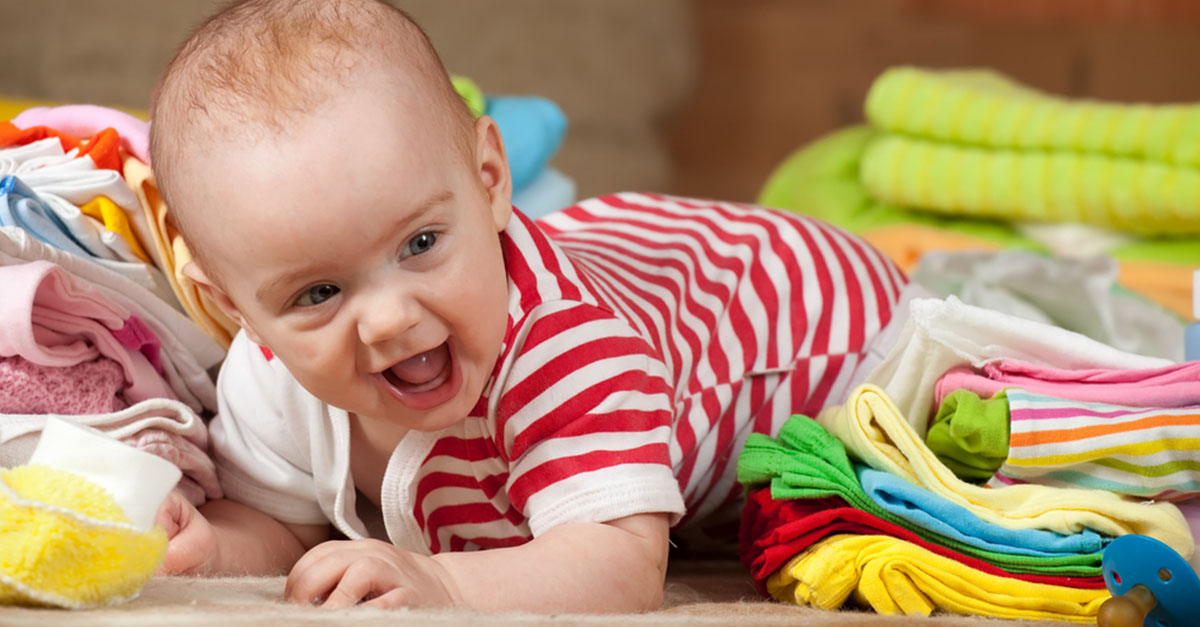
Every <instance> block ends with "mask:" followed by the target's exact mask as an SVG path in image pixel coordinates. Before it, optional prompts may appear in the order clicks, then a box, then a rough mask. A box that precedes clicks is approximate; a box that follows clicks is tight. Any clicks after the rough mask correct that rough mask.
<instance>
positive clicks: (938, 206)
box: [860, 135, 1200, 235]
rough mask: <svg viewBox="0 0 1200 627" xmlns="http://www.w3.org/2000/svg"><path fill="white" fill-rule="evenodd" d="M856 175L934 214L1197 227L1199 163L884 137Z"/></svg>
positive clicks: (880, 193) (1132, 229) (1159, 229)
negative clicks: (1182, 163)
mask: <svg viewBox="0 0 1200 627" xmlns="http://www.w3.org/2000/svg"><path fill="white" fill-rule="evenodd" d="M860 175H861V177H862V182H863V185H864V186H865V187H866V188H867V190H868V192H870V194H871V195H872V196H874V197H875V198H877V199H880V200H883V201H886V202H889V203H893V204H897V205H901V206H908V207H914V208H920V209H924V210H927V211H933V212H938V213H944V214H957V215H966V216H975V217H991V218H1003V219H1006V220H1033V221H1039V222H1079V223H1083V224H1093V225H1096V226H1103V227H1108V228H1113V229H1116V230H1119V231H1123V232H1126V233H1135V234H1140V235H1155V234H1182V233H1192V234H1196V233H1200V169H1194V168H1191V167H1186V166H1172V165H1168V164H1165V163H1161V162H1154V161H1137V160H1133V159H1129V158H1117V157H1110V156H1105V155H1097V154H1085V153H1071V152H1021V151H1016V150H1005V149H987V148H980V147H974V146H962V145H958V144H949V143H940V142H935V141H928V140H923V139H915V138H912V137H907V136H904V135H882V136H880V137H878V138H876V139H875V140H874V141H872V142H871V143H870V145H868V146H867V148H866V152H865V153H864V154H863V160H862V170H861V173H860Z"/></svg>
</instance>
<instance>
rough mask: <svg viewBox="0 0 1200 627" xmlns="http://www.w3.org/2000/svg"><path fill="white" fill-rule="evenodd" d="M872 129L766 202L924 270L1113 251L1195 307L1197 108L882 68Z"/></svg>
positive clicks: (770, 186) (856, 133) (784, 180)
mask: <svg viewBox="0 0 1200 627" xmlns="http://www.w3.org/2000/svg"><path fill="white" fill-rule="evenodd" d="M866 114H867V120H868V122H869V126H863V127H855V128H850V129H845V130H842V131H839V132H836V133H834V134H833V135H831V136H829V137H826V138H824V139H822V140H819V141H817V142H816V143H814V144H812V145H810V146H807V147H805V148H803V149H801V150H799V151H798V152H796V153H795V154H793V155H792V156H791V157H789V158H788V159H787V160H786V161H785V162H784V163H783V164H782V165H781V166H780V167H779V168H778V169H777V170H776V172H775V173H774V174H772V176H771V177H770V180H769V181H768V182H767V185H766V187H765V188H764V190H763V192H762V195H761V196H760V198H759V201H760V202H761V203H762V204H766V205H770V206H776V207H782V208H786V209H791V210H796V211H800V212H803V213H808V214H812V215H816V216H818V217H822V218H825V219H827V220H829V221H832V222H834V223H836V224H840V225H842V226H845V227H847V228H849V229H850V230H853V231H856V232H859V233H861V234H863V235H864V236H865V237H866V238H867V239H869V240H870V241H871V242H872V243H874V244H875V245H876V246H878V247H880V248H882V249H884V250H885V251H887V252H888V253H889V254H890V255H891V256H892V257H893V259H895V260H896V261H897V262H898V263H899V264H900V265H901V266H902V267H903V268H905V269H906V270H911V269H912V268H913V267H914V266H915V264H916V262H917V260H918V259H919V258H920V256H921V255H922V254H923V253H924V252H925V251H928V250H964V249H971V250H977V249H989V250H990V249H996V248H1002V247H1018V248H1024V249H1030V250H1036V251H1040V252H1049V253H1054V254H1060V255H1064V256H1071V257H1083V256H1091V255H1097V254H1106V255H1109V256H1111V257H1113V258H1115V259H1116V260H1117V262H1118V266H1119V282H1120V284H1121V285H1123V286H1124V287H1126V288H1129V289H1131V290H1134V291H1136V292H1138V293H1139V294H1142V295H1143V296H1145V297H1146V298H1149V299H1150V300H1152V301H1154V302H1156V303H1158V304H1159V305H1161V306H1163V307H1165V308H1167V309H1169V310H1171V311H1174V312H1176V313H1177V314H1178V315H1180V316H1183V317H1188V316H1190V315H1191V288H1192V279H1191V275H1192V269H1193V268H1195V267H1197V266H1200V105H1195V104H1188V105H1132V104H1117V103H1105V102H1098V101H1089V100H1078V99H1067V98H1062V97H1056V96H1053V95H1049V94H1045V93H1042V92H1039V91H1036V90H1034V89H1031V88H1029V87H1026V86H1023V85H1020V84H1017V83H1015V82H1013V81H1011V80H1009V79H1007V78H1005V77H1003V76H1000V75H998V74H995V73H993V72H989V71H980V70H972V71H931V70H924V69H918V68H911V67H899V68H893V69H890V70H888V71H886V72H884V73H883V74H882V75H881V76H880V77H879V78H878V79H876V81H875V82H874V84H873V85H872V86H871V89H870V91H869V93H868V96H867V101H866Z"/></svg>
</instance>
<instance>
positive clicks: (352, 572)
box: [321, 559, 398, 609]
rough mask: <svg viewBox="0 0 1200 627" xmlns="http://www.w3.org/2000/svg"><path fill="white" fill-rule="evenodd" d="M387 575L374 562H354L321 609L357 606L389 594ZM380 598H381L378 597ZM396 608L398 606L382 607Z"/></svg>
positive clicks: (343, 574)
mask: <svg viewBox="0 0 1200 627" xmlns="http://www.w3.org/2000/svg"><path fill="white" fill-rule="evenodd" d="M386 575H387V573H386V572H384V569H383V568H380V567H379V564H378V563H377V562H375V561H374V560H370V559H368V560H362V561H358V562H354V563H353V564H351V565H350V567H349V568H347V569H346V570H345V572H343V573H342V578H341V580H340V581H338V583H337V587H335V588H334V589H333V591H332V592H330V593H329V596H328V597H326V599H325V602H324V603H322V604H321V607H323V608H326V609H340V608H343V607H351V606H354V605H358V603H359V601H369V600H373V599H375V598H377V597H378V595H379V594H380V593H381V592H384V591H387V592H391V591H392V590H390V588H391V586H390V585H388V582H387V580H386ZM378 598H382V597H378ZM384 607H398V606H384Z"/></svg>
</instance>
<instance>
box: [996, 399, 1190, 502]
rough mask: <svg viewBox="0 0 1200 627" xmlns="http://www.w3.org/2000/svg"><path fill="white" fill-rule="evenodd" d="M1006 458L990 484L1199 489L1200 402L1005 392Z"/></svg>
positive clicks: (1179, 494)
mask: <svg viewBox="0 0 1200 627" xmlns="http://www.w3.org/2000/svg"><path fill="white" fill-rule="evenodd" d="M1005 394H1006V396H1007V397H1008V402H1009V412H1010V416H1011V434H1012V435H1011V437H1010V440H1009V447H1008V459H1007V460H1005V462H1004V465H1002V466H1001V467H1000V470H999V471H997V473H996V475H995V476H994V477H992V479H991V480H990V481H989V485H992V486H994V487H998V486H1003V485H1011V484H1014V483H1039V484H1045V485H1057V486H1062V487H1081V488H1092V489H1097V490H1108V491H1110V492H1117V493H1121V494H1129V495H1133V496H1137V497H1142V498H1148V499H1170V500H1180V499H1184V498H1190V497H1195V496H1197V495H1200V406H1190V407H1172V408H1164V407H1129V406H1124V405H1112V404H1108V403H1097V402H1085V401H1077V400H1065V399H1061V398H1056V397H1053V396H1045V395H1042V394H1036V393H1033V392H1028V391H1025V390H1021V389H1018V388H1010V389H1008V390H1007V391H1006V392H1005Z"/></svg>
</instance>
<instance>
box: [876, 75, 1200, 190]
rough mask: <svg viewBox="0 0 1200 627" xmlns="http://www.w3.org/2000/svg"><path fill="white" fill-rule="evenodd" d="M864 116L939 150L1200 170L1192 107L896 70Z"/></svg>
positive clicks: (1199, 121) (879, 85) (1198, 130)
mask: <svg viewBox="0 0 1200 627" xmlns="http://www.w3.org/2000/svg"><path fill="white" fill-rule="evenodd" d="M866 110H867V119H868V120H869V121H870V122H871V125H872V126H874V127H875V128H878V129H880V130H883V131H886V132H889V133H898V134H903V135H909V136H914V137H924V138H927V139H931V140H936V141H940V142H946V143H952V144H968V145H973V146H982V147H987V148H1012V149H1018V150H1033V151H1047V152H1059V151H1067V152H1079V153H1093V154H1100V155H1109V156H1117V157H1129V158H1132V159H1135V160H1141V161H1158V162H1162V163H1166V164H1175V165H1181V166H1192V167H1200V105H1195V104H1188V105H1147V104H1117V103H1111V102H1102V101H1096V100H1080V99H1068V98H1061V97H1057V96H1052V95H1049V94H1045V93H1042V92H1039V91H1037V90H1035V89H1032V88H1029V87H1026V86H1023V85H1021V84H1019V83H1016V82H1013V81H1011V80H1009V79H1008V78H1005V77H1004V76H1002V75H1000V74H997V73H995V72H991V71H988V70H951V71H935V70H926V69H921V68H914V67H896V68H892V69H889V70H887V71H885V72H884V73H883V74H881V75H880V76H879V78H877V79H875V82H874V83H873V84H872V85H871V89H870V91H869V92H868V93H867V104H866Z"/></svg>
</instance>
